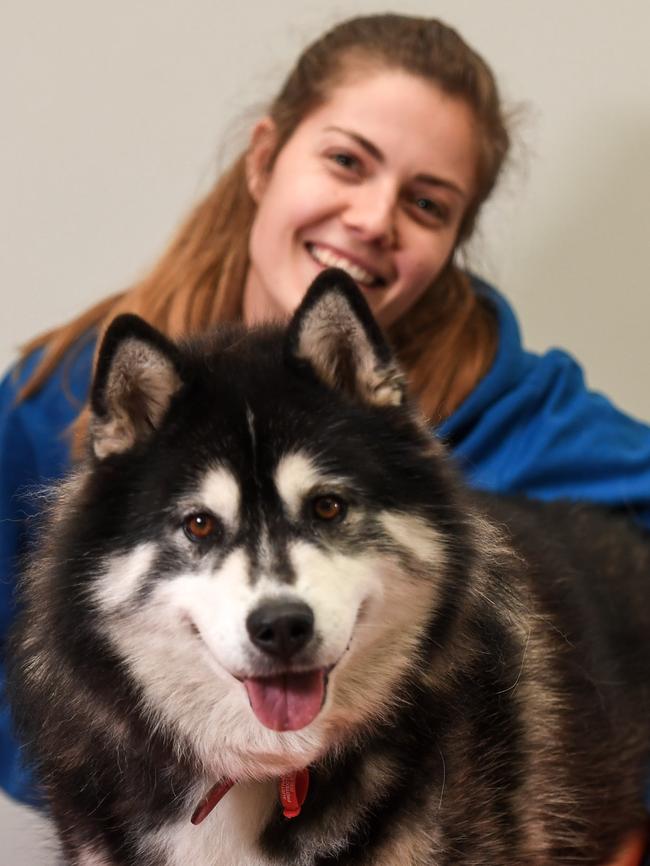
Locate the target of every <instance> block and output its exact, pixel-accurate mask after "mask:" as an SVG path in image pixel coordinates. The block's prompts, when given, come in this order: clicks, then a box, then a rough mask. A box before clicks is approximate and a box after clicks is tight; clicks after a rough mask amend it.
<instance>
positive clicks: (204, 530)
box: [183, 512, 218, 541]
mask: <svg viewBox="0 0 650 866" xmlns="http://www.w3.org/2000/svg"><path fill="white" fill-rule="evenodd" d="M183 529H184V530H185V535H187V537H188V538H189V539H190V541H204V540H205V539H206V538H212V536H213V535H215V534H216V532H217V529H218V524H217V519H216V517H213V516H212V515H211V514H207V513H204V512H200V513H199V514H190V515H189V517H186V518H185V520H184V521H183Z"/></svg>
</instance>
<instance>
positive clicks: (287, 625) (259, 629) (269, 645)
mask: <svg viewBox="0 0 650 866" xmlns="http://www.w3.org/2000/svg"><path fill="white" fill-rule="evenodd" d="M246 628H247V630H248V634H249V636H250V639H251V640H252V642H253V643H254V644H255V646H256V647H258V648H259V649H261V650H262V651H263V652H265V653H267V654H268V655H271V656H277V657H278V658H282V659H284V660H288V659H290V658H291V657H292V656H294V655H295V654H296V653H297V652H299V650H301V649H302V648H303V647H304V646H306V645H307V644H308V643H309V641H310V640H311V638H312V637H313V634H314V614H313V612H312V610H311V608H310V607H309V606H308V605H306V604H305V603H304V602H301V601H273V602H266V603H265V604H263V605H260V607H258V608H256V609H255V610H254V611H252V613H250V614H249V616H248V618H247V620H246Z"/></svg>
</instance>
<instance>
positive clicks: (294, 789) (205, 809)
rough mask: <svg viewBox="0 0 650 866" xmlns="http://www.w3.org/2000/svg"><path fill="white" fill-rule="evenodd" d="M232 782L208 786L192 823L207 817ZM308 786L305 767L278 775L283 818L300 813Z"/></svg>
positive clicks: (199, 821) (230, 786) (293, 816)
mask: <svg viewBox="0 0 650 866" xmlns="http://www.w3.org/2000/svg"><path fill="white" fill-rule="evenodd" d="M234 784H235V782H234V781H233V780H232V779H225V780H224V781H222V782H217V784H216V785H214V786H213V787H212V788H210V790H209V791H208V793H207V794H206V796H205V797H204V799H203V800H201V802H200V803H199V805H198V806H197V807H196V809H195V810H194V814H193V815H192V824H200V823H201V821H203V820H204V818H207V817H208V815H209V814H210V812H211V811H212V810H213V809H214V807H215V806H216V805H217V803H218V802H219V800H221V798H222V797H225V795H226V794H227V793H228V791H229V790H230V789H231V788H232V786H233V785H234ZM308 788H309V770H308V769H307V768H305V769H304V770H298V771H297V772H295V773H288V774H287V775H286V776H281V777H280V781H279V783H278V795H279V797H280V803H281V804H282V811H283V813H284V817H285V818H296V817H297V816H298V815H299V814H300V809H301V806H302V804H303V803H304V802H305V798H306V796H307V789H308Z"/></svg>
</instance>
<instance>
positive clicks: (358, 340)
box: [285, 268, 406, 406]
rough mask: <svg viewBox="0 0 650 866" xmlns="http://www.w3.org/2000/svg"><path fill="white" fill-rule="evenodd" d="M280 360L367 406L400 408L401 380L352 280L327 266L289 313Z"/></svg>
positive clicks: (403, 385)
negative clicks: (290, 315)
mask: <svg viewBox="0 0 650 866" xmlns="http://www.w3.org/2000/svg"><path fill="white" fill-rule="evenodd" d="M285 358H286V360H287V362H288V363H289V364H290V365H291V366H292V367H294V368H296V369H298V370H302V371H305V370H308V371H310V372H311V375H312V376H315V377H316V378H317V379H318V380H320V381H321V382H322V383H324V384H325V385H327V386H328V387H329V388H331V389H332V390H335V391H339V392H341V393H344V394H347V395H348V396H349V397H352V398H353V399H355V400H359V401H361V402H362V403H365V404H367V405H370V406H401V405H402V404H403V403H404V401H405V400H406V380H405V377H404V374H403V373H402V370H401V369H400V367H399V364H398V363H397V360H396V359H395V357H394V355H393V353H392V351H391V349H390V347H389V345H388V343H387V342H386V338H385V337H384V335H383V333H382V331H381V329H380V327H379V325H378V324H377V322H376V321H375V319H374V317H373V315H372V313H371V312H370V308H369V307H368V304H367V303H366V301H365V298H364V297H363V295H362V294H361V291H360V290H359V289H358V287H357V285H356V283H355V282H354V280H353V279H352V277H350V276H349V275H348V274H347V273H346V272H345V271H343V270H340V269H339V268H328V269H327V270H325V271H322V272H321V273H320V274H319V276H317V277H316V279H315V280H314V282H313V283H312V284H311V286H310V287H309V289H308V290H307V293H306V295H305V297H304V298H303V300H302V303H301V304H300V305H299V307H298V309H297V310H296V312H295V313H294V315H293V318H292V319H291V321H290V323H289V327H288V329H287V334H286V339H285Z"/></svg>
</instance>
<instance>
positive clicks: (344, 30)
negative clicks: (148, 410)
mask: <svg viewBox="0 0 650 866" xmlns="http://www.w3.org/2000/svg"><path fill="white" fill-rule="evenodd" d="M360 63H370V64H372V66H373V67H376V66H379V67H380V68H386V67H388V68H397V69H402V70H404V71H406V72H409V73H412V74H414V75H417V76H419V77H422V78H424V79H425V80H427V81H430V82H432V83H434V84H436V85H437V86H438V87H440V88H441V89H442V90H443V91H444V92H445V93H447V94H449V95H450V96H454V97H457V98H460V99H463V100H465V101H466V103H467V104H468V105H469V106H470V107H471V109H472V110H473V112H474V115H475V118H476V121H477V129H478V135H479V149H478V151H479V158H478V166H477V182H476V189H475V195H474V197H473V199H472V201H471V202H470V204H469V206H468V208H467V211H466V212H465V214H464V215H463V220H462V223H461V226H460V230H459V237H458V243H461V242H462V241H464V240H466V239H467V238H468V237H469V236H470V235H471V233H472V230H473V227H474V224H475V222H476V217H477V215H478V212H479V210H480V207H481V205H482V204H483V202H484V201H485V199H486V198H487V197H488V196H489V194H490V192H491V190H492V188H493V186H494V184H495V182H496V180H497V177H498V175H499V171H500V169H501V167H502V165H503V162H504V160H505V157H506V154H507V152H508V147H509V136H508V132H507V128H506V124H505V121H504V117H503V112H502V109H501V105H500V100H499V94H498V90H497V86H496V82H495V80H494V77H493V75H492V73H491V71H490V69H489V67H488V66H487V65H486V64H485V62H484V61H483V60H482V58H481V57H480V56H479V55H478V54H476V53H475V52H474V51H473V50H472V49H471V48H470V47H469V46H468V45H467V44H466V43H465V42H464V41H463V40H462V39H461V37H460V36H459V35H458V34H457V33H456V32H455V31H454V30H453V29H452V28H450V27H447V26H446V25H445V24H442V23H441V22H440V21H437V20H435V19H424V18H413V17H408V16H403V15H392V14H387V15H371V16H364V17H359V18H353V19H350V20H348V21H344V22H343V23H341V24H339V25H338V26H336V27H334V28H333V29H332V30H330V31H329V32H327V33H325V35H324V36H322V37H321V38H320V39H318V40H317V41H316V42H314V43H313V44H312V45H310V46H309V47H308V48H307V49H306V50H305V51H304V52H303V54H302V55H301V56H300V58H299V59H298V62H297V64H296V66H295V67H294V69H293V70H292V71H291V73H290V74H289V76H288V78H287V79H286V81H285V83H284V85H283V87H282V88H281V90H280V92H279V94H278V96H277V97H276V99H275V100H274V101H273V103H272V105H271V106H270V109H269V116H270V117H271V118H272V120H273V121H274V124H275V127H276V133H277V136H276V149H275V153H274V154H273V157H272V159H271V166H272V164H273V160H274V159H275V157H276V156H277V154H278V153H279V152H280V150H281V149H282V147H283V146H284V144H285V143H286V142H287V140H288V139H289V138H290V137H291V135H292V134H293V132H294V131H295V129H296V128H297V126H298V125H299V124H300V122H301V121H302V120H303V119H304V118H305V117H306V116H307V115H308V114H309V112H311V111H313V110H314V109H315V108H317V107H318V106H319V105H322V104H323V102H324V101H326V100H327V98H328V95H329V94H330V93H331V91H332V89H333V88H334V87H335V86H337V84H340V83H341V82H342V81H344V80H345V76H346V74H348V71H349V70H350V69H351V68H353V64H360ZM245 161H246V154H245V153H243V154H241V155H240V156H239V157H238V158H237V159H236V160H235V162H234V163H233V165H232V166H231V167H230V168H229V169H228V170H227V171H226V172H224V174H222V175H221V177H220V178H219V179H218V180H217V182H216V184H215V185H214V187H213V188H212V190H211V191H210V192H209V193H208V194H207V196H206V197H205V198H204V199H203V200H202V201H200V202H199V204H198V205H197V206H196V207H195V208H194V210H193V211H192V212H191V213H190V215H189V217H188V218H187V219H186V220H185V222H184V223H183V224H182V225H181V227H180V229H179V231H178V233H177V234H176V236H175V237H174V238H173V240H172V242H171V244H170V245H169V247H168V248H167V250H166V251H165V253H164V254H163V256H162V257H161V259H160V260H159V261H158V263H157V264H156V265H155V266H154V267H153V268H152V270H151V271H150V273H149V274H148V275H147V276H146V277H144V279H142V280H140V281H139V282H138V283H136V284H135V285H133V286H132V287H130V288H129V289H127V290H126V291H123V292H120V293H118V294H116V295H113V296H111V297H109V298H106V299H104V300H103V301H100V302H99V303H98V304H96V305H95V306H93V307H91V308H90V309H88V310H86V311H85V312H84V313H82V314H81V315H80V316H78V317H77V318H75V319H74V320H72V321H71V322H69V323H67V324H65V325H63V326H61V327H59V328H55V329H53V330H51V331H48V332H47V333H45V334H41V335H40V336H38V337H36V338H35V339H34V340H32V341H31V342H30V343H28V344H27V345H26V346H24V347H23V352H24V353H25V354H27V353H29V352H32V351H33V350H35V349H37V348H43V349H44V352H43V356H42V359H41V361H40V364H39V365H38V366H37V368H36V370H35V371H34V374H33V375H32V376H31V378H30V379H29V380H28V382H27V383H26V385H25V386H24V388H23V389H22V391H21V394H20V397H21V399H27V398H29V397H30V396H31V395H33V394H34V393H36V392H37V391H38V390H39V388H40V387H41V386H42V385H43V383H44V382H45V380H46V379H47V378H48V376H50V374H51V373H52V371H53V370H54V368H55V367H56V365H57V364H58V363H59V362H60V361H61V360H62V358H63V357H64V355H65V354H66V353H67V352H68V350H69V349H70V348H71V347H72V346H73V344H74V343H75V342H76V341H78V340H79V338H80V337H81V336H82V335H83V334H85V333H87V332H88V331H89V330H91V329H92V330H97V331H98V332H99V333H100V334H101V332H102V331H103V330H104V329H105V328H106V327H107V325H108V323H109V322H110V321H111V319H113V318H114V316H115V315H117V314H118V313H121V312H127V311H128V312H135V313H139V314H140V315H142V316H143V317H144V318H146V319H147V320H148V321H149V322H151V323H152V324H153V325H154V326H156V327H157V328H159V329H160V330H162V331H164V332H165V333H167V334H169V335H170V336H172V337H176V336H180V335H187V334H191V333H194V332H197V331H201V330H204V329H205V328H207V327H209V326H210V325H213V324H215V323H217V322H223V321H228V320H235V319H238V318H240V317H241V308H242V294H243V289H244V283H245V278H246V274H247V271H248V263H249V259H248V242H249V235H250V230H251V226H252V224H253V220H254V217H255V203H254V201H253V199H252V197H251V195H250V193H249V190H248V186H247V181H246V170H245ZM389 336H390V337H391V339H392V342H393V344H394V346H395V348H396V350H397V352H398V355H399V357H400V359H401V361H402V363H403V364H404V366H405V367H406V369H407V371H408V373H409V376H410V380H411V386H412V388H413V390H414V392H415V394H416V395H417V397H418V399H419V401H420V404H421V406H422V409H423V410H424V412H425V414H426V415H427V416H428V417H430V418H431V419H432V420H440V419H442V418H444V417H446V416H447V415H448V414H450V413H451V412H452V411H453V410H454V408H455V407H456V406H458V404H459V403H460V402H461V401H462V400H463V399H464V397H465V396H466V395H467V394H468V393H469V392H470V391H471V390H472V388H473V387H474V385H475V384H476V383H477V381H478V380H479V379H480V377H481V376H482V375H483V374H484V373H485V372H486V371H487V369H488V367H489V365H490V363H491V361H492V359H493V357H494V352H495V347H496V340H497V336H496V325H495V322H494V320H493V315H492V313H491V311H490V309H489V306H488V305H487V304H486V303H485V302H484V301H483V300H482V299H481V298H479V297H477V296H476V294H475V293H474V291H473V290H472V287H471V284H470V281H469V279H468V278H467V276H466V275H465V273H464V272H463V271H462V270H461V269H459V268H458V267H457V266H456V265H455V264H454V263H453V261H452V260H450V261H449V262H448V264H447V266H446V267H445V268H444V270H443V272H442V274H441V275H440V276H439V277H438V278H437V279H436V281H435V283H434V284H432V285H431V286H430V288H429V289H428V290H427V292H426V293H425V295H424V296H423V297H422V298H421V299H420V301H419V302H418V303H417V304H416V305H415V306H414V307H413V308H412V309H411V310H409V311H408V312H407V313H406V314H405V315H404V316H403V317H402V318H401V319H400V320H399V321H398V322H397V323H396V324H395V325H394V326H393V328H392V329H391V331H390V333H389ZM86 426H87V418H86V416H85V413H84V412H82V413H81V415H80V416H79V418H78V419H77V421H76V422H75V439H76V443H77V445H79V444H80V442H81V440H82V439H83V436H84V434H85V430H86Z"/></svg>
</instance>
